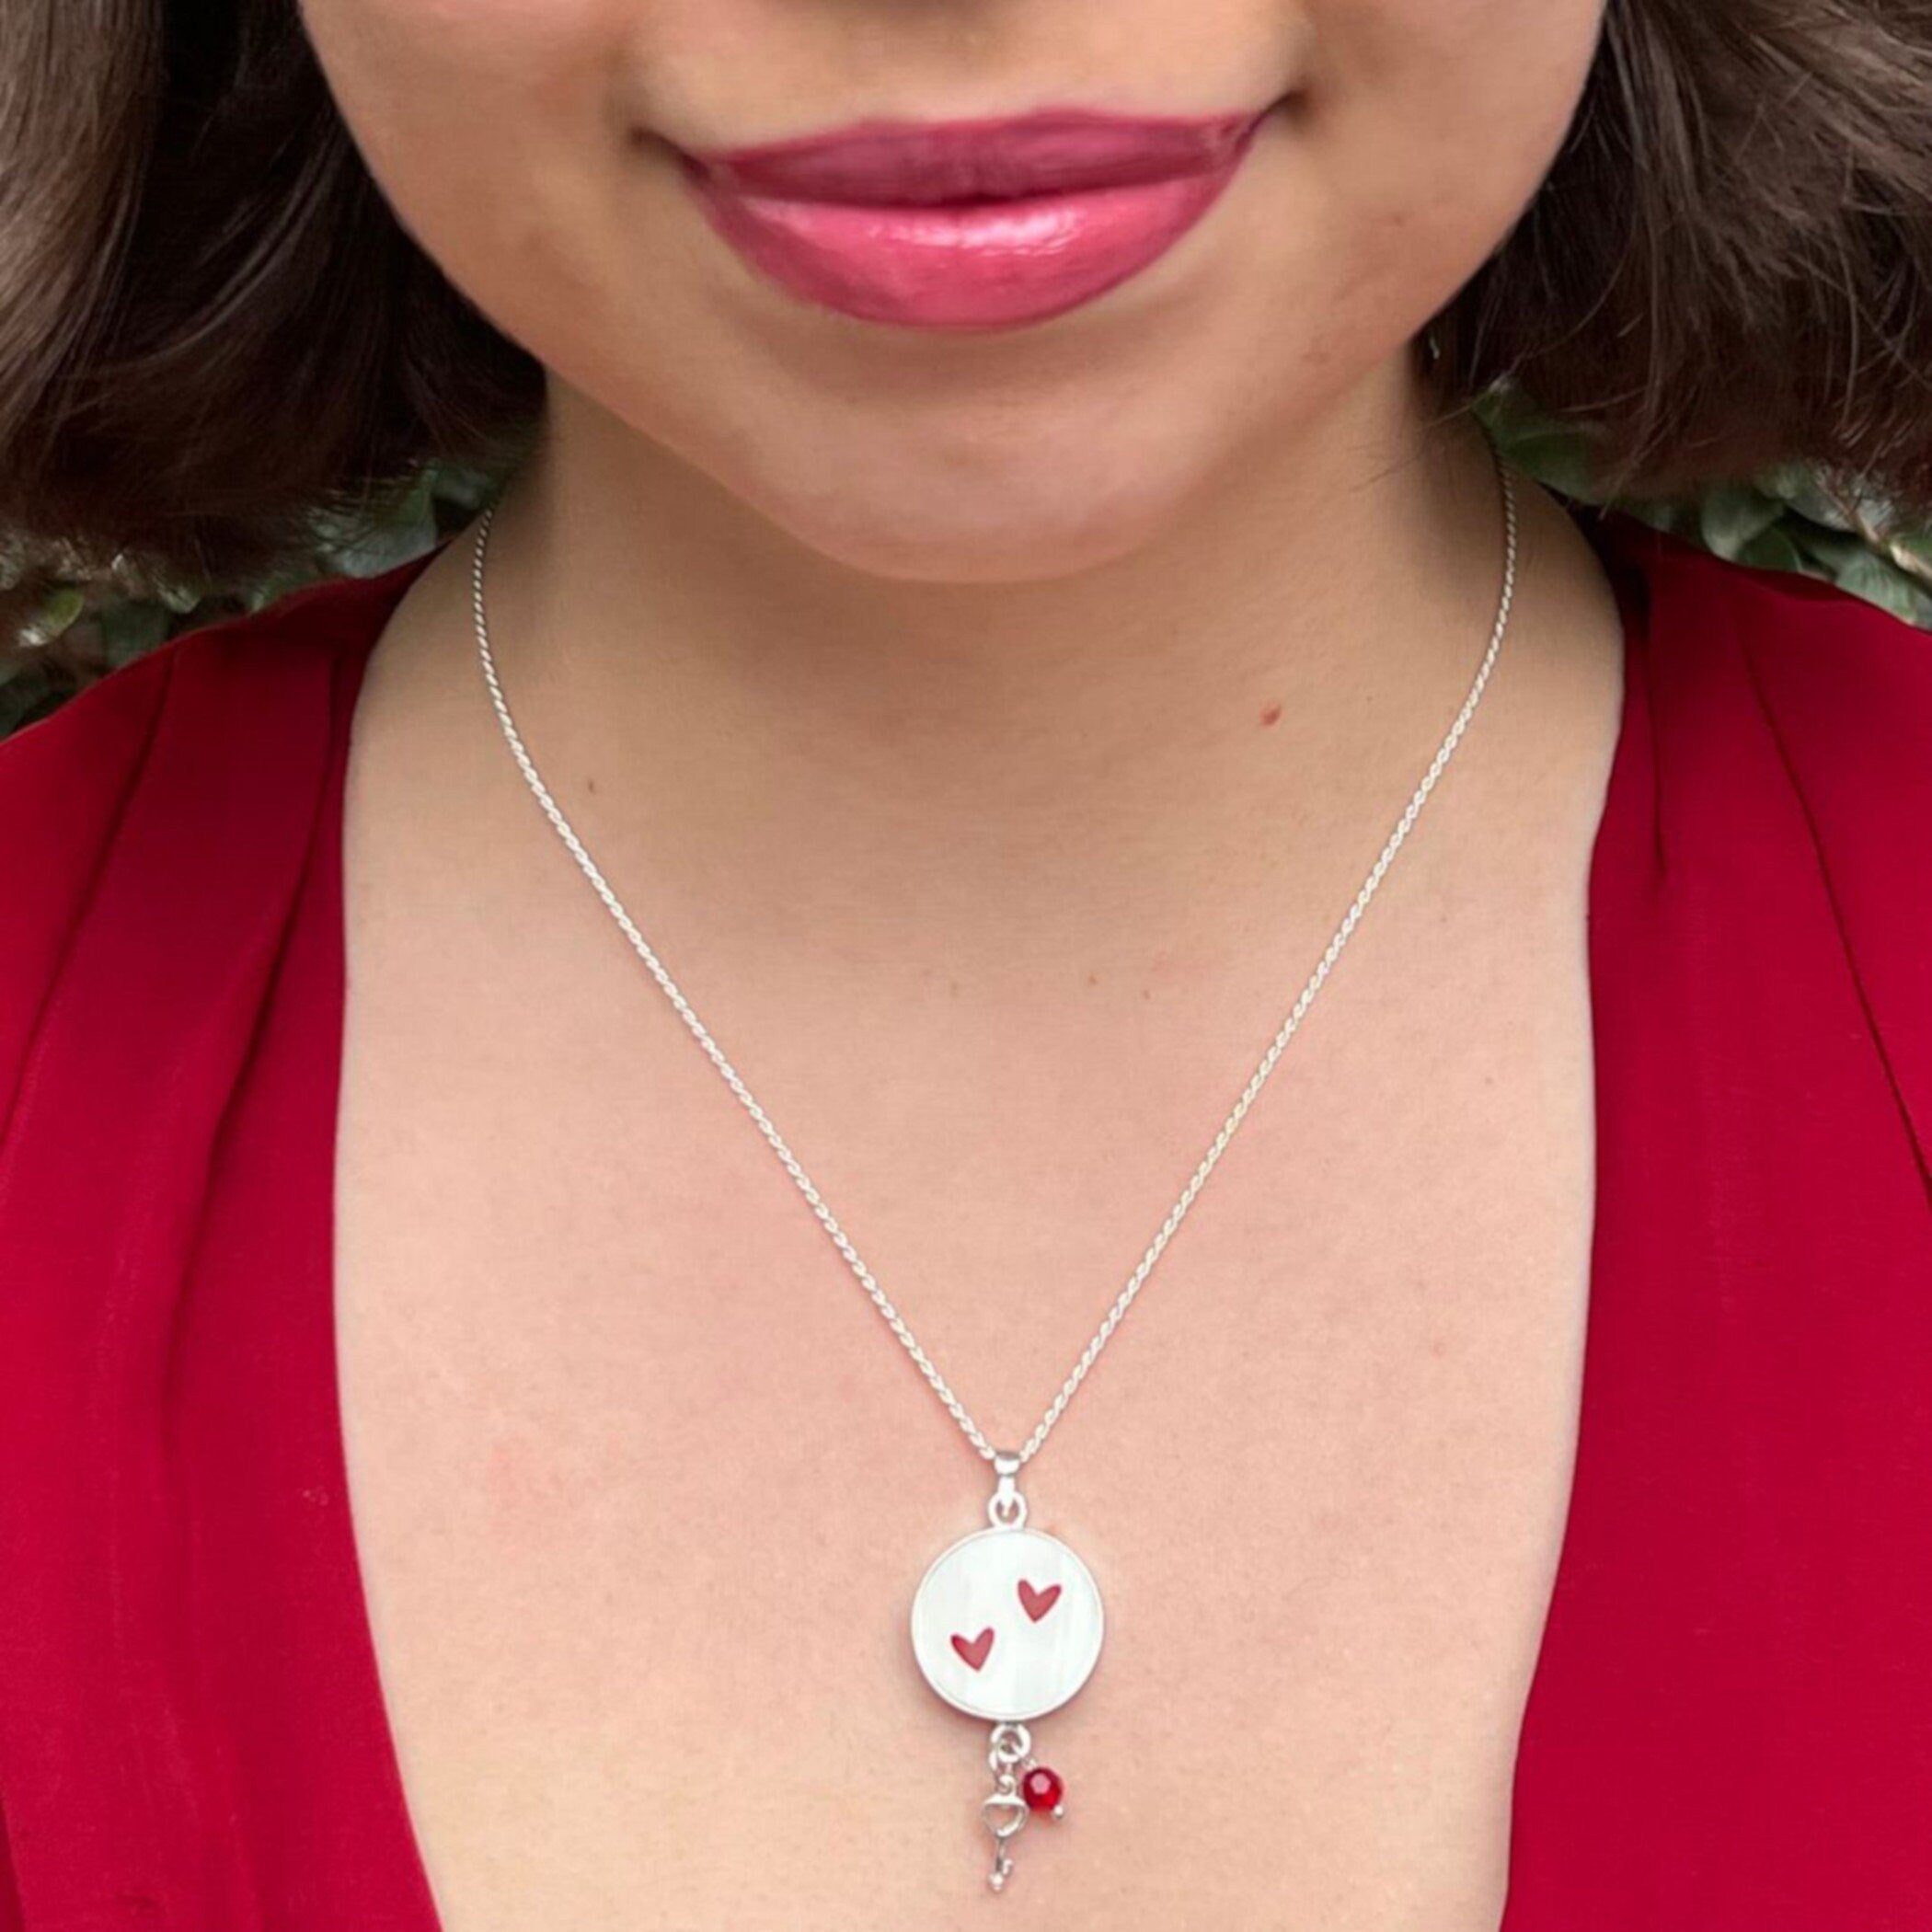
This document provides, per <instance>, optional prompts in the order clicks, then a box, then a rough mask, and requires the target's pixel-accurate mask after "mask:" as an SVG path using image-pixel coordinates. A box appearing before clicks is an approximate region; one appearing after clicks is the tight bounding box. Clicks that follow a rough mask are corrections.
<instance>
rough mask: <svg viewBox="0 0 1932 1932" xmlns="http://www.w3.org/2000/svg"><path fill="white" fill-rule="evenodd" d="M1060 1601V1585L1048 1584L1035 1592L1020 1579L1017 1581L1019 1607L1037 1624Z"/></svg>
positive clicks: (1023, 1579) (1024, 1580)
mask: <svg viewBox="0 0 1932 1932" xmlns="http://www.w3.org/2000/svg"><path fill="white" fill-rule="evenodd" d="M1059 1601H1060V1585H1059V1584H1058V1583H1049V1584H1048V1585H1047V1587H1046V1588H1045V1589H1044V1590H1035V1589H1034V1587H1033V1586H1032V1584H1030V1583H1029V1582H1028V1581H1027V1580H1026V1579H1025V1578H1024V1577H1022V1578H1020V1580H1019V1602H1020V1607H1021V1608H1022V1609H1023V1610H1024V1611H1025V1612H1026V1613H1027V1615H1028V1616H1030V1617H1031V1618H1032V1619H1033V1621H1034V1622H1035V1623H1036V1624H1037V1623H1038V1622H1039V1621H1040V1619H1041V1617H1042V1616H1045V1615H1046V1614H1047V1612H1048V1611H1049V1610H1051V1609H1052V1607H1053V1605H1054V1604H1057V1603H1058V1602H1059Z"/></svg>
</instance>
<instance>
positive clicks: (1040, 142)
mask: <svg viewBox="0 0 1932 1932" xmlns="http://www.w3.org/2000/svg"><path fill="white" fill-rule="evenodd" d="M1603 5H1604V0H1033V4H1030V5H1019V4H1017V0H304V15H305V19H306V22H307V25H308V29H309V31H310V34H311V36H312V38H313V40H314V42H315V45H316V51H317V53H318V55H319V56H320V59H321V61H322V63H323V66H324V69H325V71H326V73H327V75H328V79H329V82H330V85H331V86H332V87H333V89H334V92H335V94H336V97H337V99H338V100H339V103H340V105H341V109H342V111H343V113H344V115H345V116H346V118H347V120H348V122H349V124H350V126H351V130H352V131H353V132H354V134H355V136H356V139H357V141H358V142H359V144H360V145H361V147H362V152H363V153H364V155H366V156H367V159H368V161H369V164H370V166H371V167H372V168H373V170H374V174H375V176H376V178H377V180H378V181H379V182H380V184H381V186H382V188H383V190H385V193H386V195H387V197H388V199H389V201H390V202H391V203H392V205H393V206H394V208H395V209H396V212H397V215H398V216H399V217H400V219H401V220H402V222H403V224H405V226H406V227H408V229H409V230H410V232H411V233H412V234H413V235H414V236H416V237H417V239H418V240H419V242H420V244H421V246H422V247H424V248H425V249H426V250H427V251H428V252H429V254H430V255H431V257H433V258H434V259H435V260H436V261H437V262H438V263H439V264H440V265H441V267H442V268H443V271H444V272H445V273H446V274H447V275H448V276H449V278H450V279H451V281H452V282H454V284H455V285H456V286H457V287H458V288H459V289H460V290H462V291H463V293H465V294H466V296H468V298H469V299H470V300H471V301H472V302H473V303H475V304H476V305H477V307H478V308H479V309H481V310H482V312H483V313H484V314H485V315H487V316H489V318H490V319H491V320H492V321H493V322H495V323H496V324H497V325H498V327H499V328H501V329H502V330H503V331H504V332H505V333H507V334H508V335H510V336H511V337H512V338H513V339H516V340H517V341H519V342H521V343H522V344H523V346H524V347H526V348H527V349H529V350H530V351H532V352H533V353H535V355H536V356H537V357H538V358H539V359H540V360H541V361H542V362H544V363H545V364H546V366H547V367H548V368H549V370H550V371H551V372H552V374H553V378H554V379H555V380H556V381H558V382H560V383H561V384H562V385H566V386H567V388H568V389H569V391H571V392H574V395H573V396H572V397H571V401H572V404H573V406H574V405H575V404H576V403H577V401H578V400H579V399H580V398H581V399H582V400H583V401H585V402H587V404H588V405H589V408H588V410H587V411H586V412H585V417H586V420H594V421H597V422H601V423H604V425H606V426H608V424H609V423H610V422H611V421H613V420H615V422H616V423H618V424H621V425H625V426H627V427H628V429H629V430H631V431H636V432H638V433H639V434H641V435H642V436H644V437H646V438H648V439H650V441H651V442H652V443H656V444H659V445H661V446H662V447H664V448H666V449H668V450H670V451H672V452H673V453H674V454H676V455H677V456H678V457H680V458H682V459H683V460H684V462H685V463H687V464H688V465H690V466H693V467H695V468H696V469H697V470H698V471H701V472H703V473H705V474H706V475H707V476H708V477H712V478H713V479H715V480H716V482H717V483H719V485H721V486H722V487H723V488H724V489H727V490H729V491H730V492H731V493H732V494H733V495H735V496H736V497H738V498H740V499H742V500H743V501H745V502H746V503H748V504H750V505H752V506H753V507H754V508H755V509H756V510H758V511H759V512H762V513H763V514H764V515H765V517H767V518H769V519H770V520H771V521H772V522H773V523H776V524H777V525H779V526H780V527H781V528H783V529H785V530H787V531H788V532H789V533H791V535H793V536H795V537H796V538H798V539H799V541H801V542H803V543H804V544H806V545H808V546H811V547H813V548H815V549H817V550H819V551H821V552H823V553H825V554H826V555H828V556H831V557H833V558H838V559H840V560H842V561H844V562H846V563H849V564H852V565H854V566H857V567H858V568H861V569H870V570H875V571H879V572H881V573H884V574H888V575H894V576H904V577H926V578H934V579H941V578H960V579H981V580H1000V579H1005V580H1018V579H1021V578H1026V577H1035V576H1042V575H1049V574H1053V573H1055V572H1057V571H1061V570H1065V569H1074V568H1076V567H1080V566H1082V565H1086V564H1091V563H1097V562H1099V561H1103V560H1105V559H1106V558H1109V557H1111V556H1116V555H1119V554H1121V552H1123V551H1124V550H1126V549H1128V548H1130V547H1133V546H1136V545H1137V544H1139V543H1140V542H1142V541H1144V540H1146V539H1147V538H1148V537H1150V536H1151V535H1154V534H1156V533H1157V532H1158V531H1159V530H1160V528H1161V527H1162V526H1163V525H1164V524H1166V523H1168V522H1169V521H1170V520H1172V519H1174V518H1175V517H1177V516H1178V515H1179V514H1180V513H1181V512H1182V511H1183V510H1184V508H1185V507H1186V506H1187V505H1188V504H1190V502H1192V501H1194V500H1197V499H1198V497H1199V496H1200V495H1201V494H1202V492H1204V491H1206V490H1207V489H1211V488H1212V487H1213V485H1214V484H1215V483H1216V482H1217V481H1220V480H1224V479H1225V478H1226V477H1230V476H1232V475H1233V474H1234V473H1235V472H1236V468H1237V467H1239V466H1246V465H1252V464H1254V463H1255V462H1256V461H1257V460H1259V457H1260V455H1261V454H1263V453H1265V452H1267V451H1269V450H1280V449H1282V448H1283V447H1284V446H1285V444H1284V439H1285V440H1288V441H1292V440H1293V439H1294V438H1296V437H1297V436H1299V435H1304V434H1305V433H1306V432H1307V431H1308V430H1309V428H1310V427H1311V426H1312V425H1313V424H1314V423H1316V421H1317V420H1318V419H1322V418H1328V419H1329V420H1331V421H1332V420H1340V417H1338V412H1341V416H1343V417H1345V416H1346V415H1347V413H1348V412H1349V411H1351V409H1356V410H1359V411H1360V417H1359V420H1360V421H1361V422H1362V424H1363V425H1364V426H1365V427H1366V428H1367V429H1368V430H1369V431H1370V433H1371V434H1374V433H1379V432H1381V431H1386V429H1387V428H1388V427H1389V426H1390V425H1389V420H1388V413H1387V403H1388V399H1389V398H1390V397H1393V396H1395V395H1397V394H1398V393H1400V392H1398V391H1397V389H1395V388H1392V387H1391V386H1390V385H1391V384H1392V383H1393V382H1394V381H1395V379H1396V373H1397V370H1401V369H1405V368H1406V360H1407V359H1406V352H1405V347H1404V345H1405V344H1406V343H1407V341H1408V340H1409V339H1410V338H1411V337H1412V336H1413V335H1414V334H1415V333H1416V331H1417V330H1418V329H1420V328H1421V327H1422V325H1423V324H1424V323H1425V322H1426V321H1427V319H1428V317H1429V316H1431V315H1432V313H1433V312H1434V311H1435V310H1436V309H1437V308H1439V307H1440V306H1441V305H1443V303H1444V302H1445V301H1447V300H1448V299H1449V297H1450V296H1452V295H1453V294H1454V293H1455V291H1456V289H1457V288H1459V287H1460V286H1461V284H1462V283H1463V282H1465V281H1466V280H1467V278H1468V277H1469V276H1470V275H1471V274H1472V273H1473V272H1474V271H1475V270H1476V269H1477V268H1478V266H1479V265H1480V263H1481V262H1482V260H1483V259H1484V258H1485V257H1486V256H1487V255H1488V254H1489V252H1490V251H1491V249H1492V248H1494V247H1495V246H1496V245H1497V244H1498V243H1499V242H1500V241H1501V238H1502V237H1503V236H1504V234H1505V233H1506V231H1507V230H1508V228H1509V227H1510V225H1511V224H1512V222H1513V221H1514V220H1515V219H1516V217H1517V215H1518V214H1519V213H1521V212H1522V210H1523V209H1524V206H1525V204H1526V203H1527V202H1528V201H1529V200H1530V199H1531V197H1532V196H1533V195H1534V193H1535V189H1536V187H1537V185H1538V183H1539V182H1540V180H1541V178H1542V177H1543V175H1544V174H1545V172H1546V171H1547V167H1548V166H1549V164H1550V162H1551V161H1552V159H1553V158H1554V156H1555V155H1556V152H1557V150H1558V146H1559V145H1560V143H1561V140H1562V137H1563V134H1564V132H1565V130H1566V128H1567V127H1568V125H1569V123H1570V119H1571V117H1572V115H1573V113H1574V110H1575V107H1576V103H1577V100H1578V98H1579V96H1580V94H1581V89H1582V85H1583V81H1584V77H1585V75H1586V74H1587V72H1588V69H1589V64H1590V61H1591V58H1592V55H1593V52H1594V49H1595V43H1596V39H1597V33H1598V29H1599V26H1600V19H1601V14H1602V9H1603ZM1065 109H1073V110H1087V111H1088V112H1089V113H1098V114H1100V115H1119V116H1127V117H1132V119H1130V120H1129V121H1127V122H1126V123H1125V124H1124V125H1120V124H1110V123H1103V122H1097V121H1092V120H1087V121H1081V122H1080V123H1079V124H1078V125H1075V126H1072V128H1071V132H1068V123H1065V122H1062V123H1059V124H1054V123H1052V122H1049V123H1046V124H1044V127H1043V138H1040V139H1036V140H1034V141H1032V142H1031V143H1029V141H1028V139H1027V132H1028V131H1027V129H1025V128H1024V127H1022V128H1021V129H1020V130H1019V132H1018V133H1017V134H1015V133H1013V132H1011V131H1008V132H1007V133H1006V136H1005V137H1004V138H998V137H986V138H981V137H983V135H984V131H983V129H982V130H980V131H979V132H978V135H975V133H974V131H972V130H968V131H967V133H968V139H967V141H966V143H965V144H964V145H963V146H962V147H960V148H959V149H957V150H955V149H951V148H948V149H946V150H944V151H943V153H941V152H940V151H938V150H937V149H936V148H935V147H934V146H933V145H932V144H927V146H926V148H925V149H924V150H923V151H922V152H919V153H914V154H912V155H911V156H910V159H909V158H908V149H907V147H906V145H905V144H903V142H899V143H895V142H893V141H891V140H888V141H886V142H884V143H883V144H877V143H875V144H871V145H868V146H864V147H861V148H858V149H846V150H845V151H844V152H842V153H837V154H834V155H831V156H830V157H829V159H828V158H827V157H826V156H825V155H822V154H821V155H819V156H817V157H816V160H815V164H814V162H813V161H812V160H811V158H810V157H808V159H807V160H805V161H801V160H800V159H799V156H798V155H797V154H796V153H794V154H792V155H780V156H778V157H777V160H776V163H775V164H772V166H774V167H776V169H777V170H778V171H776V172H770V173H766V174H765V175H759V174H757V173H756V172H755V171H754V170H755V167H756V166H757V163H756V162H755V161H754V162H753V163H752V164H750V165H748V166H746V167H741V168H740V169H739V171H738V178H737V184H736V185H737V187H738V188H739V189H740V190H743V192H742V193H739V194H735V195H734V194H732V193H730V192H728V191H726V190H728V188H729V186H730V184H725V187H724V188H721V189H720V190H719V192H718V193H707V191H705V190H703V189H702V187H701V186H700V185H698V184H697V183H696V182H695V181H694V179H693V178H691V174H690V170H689V168H688V167H687V166H686V165H685V164H684V160H683V158H682V155H681V151H683V152H684V153H696V154H698V155H718V154H719V153H720V152H724V151H730V150H737V149H742V148H745V147H748V146H756V145H762V144H768V143H773V142H779V141H784V140H786V139H788V138H789V137H796V136H803V135H816V134H821V133H827V132H834V131H839V130H845V129H848V128H849V127H850V126H851V125H852V124H853V123H856V122H868V123H878V122H882V121H896V122H901V123H903V122H905V121H928V122H930V121H972V122H980V123H984V122H986V121H994V120H1000V119H1005V118H1007V117H1013V116H1021V115H1028V114H1032V113H1036V112H1039V111H1045V112H1046V113H1048V114H1053V113H1057V112H1058V110H1065ZM1203 117H1214V119H1213V120H1212V121H1207V120H1203ZM1223 117H1233V118H1232V119H1223ZM1250 120H1251V121H1253V125H1252V130H1251V132H1247V129H1248V121H1250ZM1177 121H1179V126H1177V125H1176V122H1177ZM1149 122H1153V123H1156V125H1153V126H1151V127H1150V126H1149V125H1148V123H1149ZM1033 132H1034V133H1035V134H1036V135H1041V133H1042V124H1041V123H1038V122H1036V123H1035V126H1034V129H1033ZM1244 133H1245V138H1242V137H1243V135H1244ZM936 169H937V170H941V171H940V172H937V173H936V172H935V170H936ZM989 169H990V170H993V171H994V172H992V173H991V174H989V173H987V172H986V170H989ZM1029 170H1034V171H1033V172H1029ZM1110 170H1111V171H1112V172H1111V173H1110V174H1109V171H1110ZM1097 171H1098V172H1097ZM1098 175H1108V177H1109V178H1108V179H1106V180H1101V179H1099V178H1098ZM712 179H713V180H714V182H715V181H717V180H719V176H718V175H717V174H716V173H715V172H714V174H713V176H712ZM1016 188H1018V189H1020V190H1026V191H1027V192H1028V194H1029V200H1025V201H1008V204H1007V205H1006V206H1005V207H1003V208H1000V209H996V210H993V211H990V212H989V211H988V210H987V209H985V208H984V207H983V206H982V207H981V208H979V209H978V210H974V209H972V208H971V207H969V206H963V205H961V201H960V197H961V195H962V194H965V195H969V196H970V195H978V196H980V197H983V196H984V195H985V194H987V193H989V192H993V193H996V194H998V195H999V196H1001V197H1006V196H1009V195H1010V194H1011V192H1012V190H1014V189H1016ZM1056 189H1057V190H1059V191H1058V192H1054V191H1053V190H1056ZM921 200H923V201H925V202H926V206H925V207H924V210H923V213H922V212H920V211H919V210H918V209H915V208H909V207H908V206H906V205H904V204H905V203H906V202H907V201H921ZM946 202H950V205H943V204H944V203H946ZM887 204H891V205H887ZM867 208H869V209H870V210H871V211H872V212H871V213H865V212H863V211H864V210H865V209H867ZM733 235H736V236H739V237H740V241H739V242H736V243H734V241H733V240H732V239H731V238H730V236H733ZM1401 380H1402V381H1403V382H1404V383H1405V384H1406V381H1407V377H1406V374H1405V375H1404V376H1403V377H1402V378H1401ZM1370 397H1379V398H1381V400H1380V401H1379V402H1376V403H1373V404H1372V403H1371V402H1370V401H1369V400H1368V399H1369V398H1370ZM553 401H560V397H558V393H557V392H555V391H553Z"/></svg>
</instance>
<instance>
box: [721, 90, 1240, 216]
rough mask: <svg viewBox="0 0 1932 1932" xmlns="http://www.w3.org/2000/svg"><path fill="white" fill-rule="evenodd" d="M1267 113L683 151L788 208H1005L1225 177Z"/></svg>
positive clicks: (912, 131)
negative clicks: (983, 204) (1014, 202)
mask: <svg viewBox="0 0 1932 1932" xmlns="http://www.w3.org/2000/svg"><path fill="white" fill-rule="evenodd" d="M1265 111H1266V110H1265V109H1242V110H1239V111H1237V112H1234V113H1225V114H1195V115H1178V114H1162V115H1139V114H1111V113H1103V112H1100V111H1098V110H1096V109H1085V108H1050V109H1039V110H1037V111H1035V112H1032V113H1028V114H1018V115H1011V116H1006V117H1004V118H1001V119H997V120H980V121H885V120H880V121H858V122H855V123H854V124H853V125H851V126H849V127H845V128H836V129H834V130H832V131H831V132H826V133H819V134H803V135H799V136H797V137H796V138H794V139H791V140H788V141H772V142H765V143H763V144H760V145H757V146H754V147H735V148H721V149H714V150H710V151H708V152H698V153H691V152H688V151H687V152H686V154H685V156H684V158H685V161H686V163H687V164H688V165H689V166H691V167H693V168H695V169H696V171H697V172H698V173H699V174H700V175H702V176H703V177H705V178H707V179H709V180H711V181H713V182H716V183H719V184H720V185H723V186H727V187H730V188H733V189H736V190H740V191H742V192H744V193H749V194H763V195H772V196H776V197H780V198H782V199H785V200H789V201H847V202H855V203H860V204H869V205H880V204H889V203H893V202H912V203H921V202H939V201H973V200H981V199H993V200H1007V199H1012V198H1016V197H1019V196H1025V195H1038V194H1050V193H1059V194H1073V193H1078V192H1081V191H1083V190H1088V189H1095V188H1112V187H1121V186H1125V185H1128V184H1130V183H1133V182H1141V181H1156V180H1167V179H1171V178H1173V177H1175V176H1177V175H1188V174H1202V173H1206V172H1209V171H1211V170H1213V169H1214V168H1217V167H1223V166H1225V164H1226V163H1227V162H1228V161H1230V160H1231V159H1232V158H1233V156H1234V155H1235V154H1236V151H1237V150H1238V148H1239V147H1240V145H1241V143H1242V142H1243V141H1244V140H1245V139H1246V137H1247V136H1248V134H1249V133H1251V132H1253V130H1254V127H1255V124H1256V123H1257V122H1258V121H1259V120H1260V118H1261V115H1262V113H1263V112H1265Z"/></svg>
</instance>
